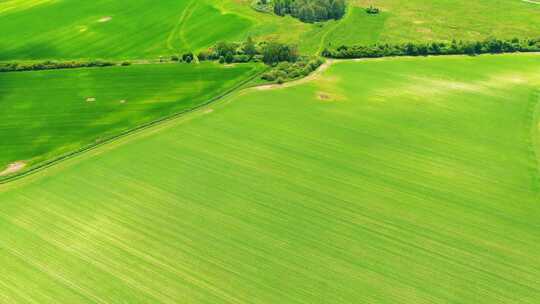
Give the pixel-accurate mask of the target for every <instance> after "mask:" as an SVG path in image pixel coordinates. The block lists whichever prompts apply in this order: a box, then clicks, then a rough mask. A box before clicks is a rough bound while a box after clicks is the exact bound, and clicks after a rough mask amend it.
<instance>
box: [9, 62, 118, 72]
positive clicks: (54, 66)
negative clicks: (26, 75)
mask: <svg viewBox="0 0 540 304" xmlns="http://www.w3.org/2000/svg"><path fill="white" fill-rule="evenodd" d="M114 65H116V63H114V62H109V61H99V60H95V61H87V62H82V61H67V62H57V61H44V62H32V63H17V62H13V63H4V64H0V73H2V72H22V71H40V70H59V69H75V68H92V67H108V66H114ZM122 65H126V63H122Z"/></svg>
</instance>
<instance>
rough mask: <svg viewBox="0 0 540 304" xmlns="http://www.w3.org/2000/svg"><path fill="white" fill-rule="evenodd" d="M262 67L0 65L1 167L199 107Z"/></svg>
mask: <svg viewBox="0 0 540 304" xmlns="http://www.w3.org/2000/svg"><path fill="white" fill-rule="evenodd" d="M262 68H263V67H262V66H260V65H252V64H246V65H237V66H234V67H223V66H222V65H218V64H211V63H205V64H198V65H180V64H155V65H152V64H148V65H132V66H128V67H111V68H94V69H72V70H54V71H38V72H21V73H0V84H1V86H0V117H2V119H1V120H0V138H2V148H1V149H0V172H1V171H3V170H4V168H5V167H6V166H8V164H12V163H15V162H18V161H23V162H25V163H27V165H28V166H27V168H29V167H30V166H31V165H33V164H36V163H39V162H41V161H44V160H49V159H51V158H54V157H56V156H58V155H59V154H63V153H67V152H71V151H73V150H76V149H78V148H80V147H81V146H86V145H88V144H91V143H93V142H95V141H96V140H101V139H104V138H108V137H110V136H114V135H117V134H119V133H120V132H123V131H126V130H129V129H131V128H133V127H136V126H139V125H141V124H144V123H147V122H150V121H154V120H156V119H159V118H162V117H165V116H168V115H171V114H174V113H178V112H181V111H183V110H186V109H189V108H192V107H194V106H197V105H199V104H201V103H204V102H206V101H208V100H209V99H211V98H212V97H214V96H217V95H219V94H221V93H223V92H225V91H226V90H229V89H231V88H233V87H234V86H236V85H238V84H239V83H240V82H242V81H245V80H246V79H247V78H249V77H250V76H253V75H255V74H256V73H257V72H259V71H261V70H262Z"/></svg>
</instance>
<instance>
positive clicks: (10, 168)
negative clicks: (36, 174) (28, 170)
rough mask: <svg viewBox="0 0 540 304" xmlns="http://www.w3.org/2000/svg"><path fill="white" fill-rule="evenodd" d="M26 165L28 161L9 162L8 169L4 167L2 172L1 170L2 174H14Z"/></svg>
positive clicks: (0, 174)
mask: <svg viewBox="0 0 540 304" xmlns="http://www.w3.org/2000/svg"><path fill="white" fill-rule="evenodd" d="M24 167H26V163H25V162H23V161H18V162H14V163H12V164H9V165H8V166H7V168H6V169H4V170H3V171H2V172H0V176H6V175H10V174H13V173H15V172H17V171H20V170H22V169H23V168H24Z"/></svg>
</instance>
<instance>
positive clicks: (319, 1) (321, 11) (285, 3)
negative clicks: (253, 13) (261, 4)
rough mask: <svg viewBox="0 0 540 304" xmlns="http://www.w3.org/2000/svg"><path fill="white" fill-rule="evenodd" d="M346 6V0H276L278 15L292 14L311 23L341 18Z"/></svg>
mask: <svg viewBox="0 0 540 304" xmlns="http://www.w3.org/2000/svg"><path fill="white" fill-rule="evenodd" d="M346 8H347V4H346V2H345V0H274V12H275V13H276V14H277V15H279V16H285V15H291V16H293V17H295V18H298V19H300V20H301V21H303V22H309V23H312V22H319V21H326V20H330V19H334V20H338V19H341V17H343V15H345V10H346Z"/></svg>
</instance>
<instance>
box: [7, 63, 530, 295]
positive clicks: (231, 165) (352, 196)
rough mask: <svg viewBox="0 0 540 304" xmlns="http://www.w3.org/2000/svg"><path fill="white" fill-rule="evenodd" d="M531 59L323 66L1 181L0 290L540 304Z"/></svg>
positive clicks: (10, 291) (31, 292)
mask: <svg viewBox="0 0 540 304" xmlns="http://www.w3.org/2000/svg"><path fill="white" fill-rule="evenodd" d="M538 59H539V57H538V56H537V55H501V56H481V57H476V58H472V57H437V58H431V57H430V58H415V59H413V58H400V59H386V60H366V61H360V62H342V63H336V64H334V65H333V66H332V67H330V69H329V70H327V71H326V72H325V73H324V74H323V75H322V76H321V77H319V78H318V79H317V80H315V81H313V82H310V83H305V84H302V85H299V86H292V87H288V88H284V89H278V90H251V91H249V92H246V91H244V92H242V93H239V94H238V95H237V96H235V97H234V98H229V99H227V100H225V101H223V102H221V103H220V104H216V105H213V106H212V108H211V109H207V110H203V111H200V112H196V113H192V114H190V115H188V116H185V117H183V118H181V119H179V120H176V121H173V122H169V123H167V124H164V125H160V126H159V127H156V128H154V129H152V130H147V131H145V132H142V133H139V134H137V135H134V136H130V137H129V138H124V139H122V140H120V141H118V142H115V143H114V144H111V145H107V146H104V147H100V148H98V149H97V150H94V151H92V152H90V153H87V154H85V155H82V156H79V157H77V158H74V159H71V160H69V161H67V162H64V163H62V164H60V165H58V166H55V167H52V168H50V169H48V170H46V171H42V172H40V173H37V174H36V175H33V176H31V177H28V178H25V179H24V180H21V181H18V182H15V183H12V184H8V185H4V186H0V202H1V204H0V265H2V268H1V270H0V275H1V277H2V280H0V302H2V303H59V302H60V303H178V301H181V302H182V303H490V304H492V303H531V304H532V303H538V302H539V301H540V282H539V281H538V278H539V277H540V267H539V266H538V265H540V254H539V253H540V233H539V231H540V224H539V222H538V218H539V216H540V206H539V205H538V194H539V191H540V188H539V186H538V185H539V172H538V169H539V168H538V157H537V156H538V154H537V152H538V143H537V141H538V135H539V134H538V130H539V128H538V122H539V119H538V114H539V113H540V112H539V109H538V102H539V101H540V95H539V94H540V93H539V88H540V60H538ZM210 110H213V112H210ZM28 286H32V288H27V287H28Z"/></svg>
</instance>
